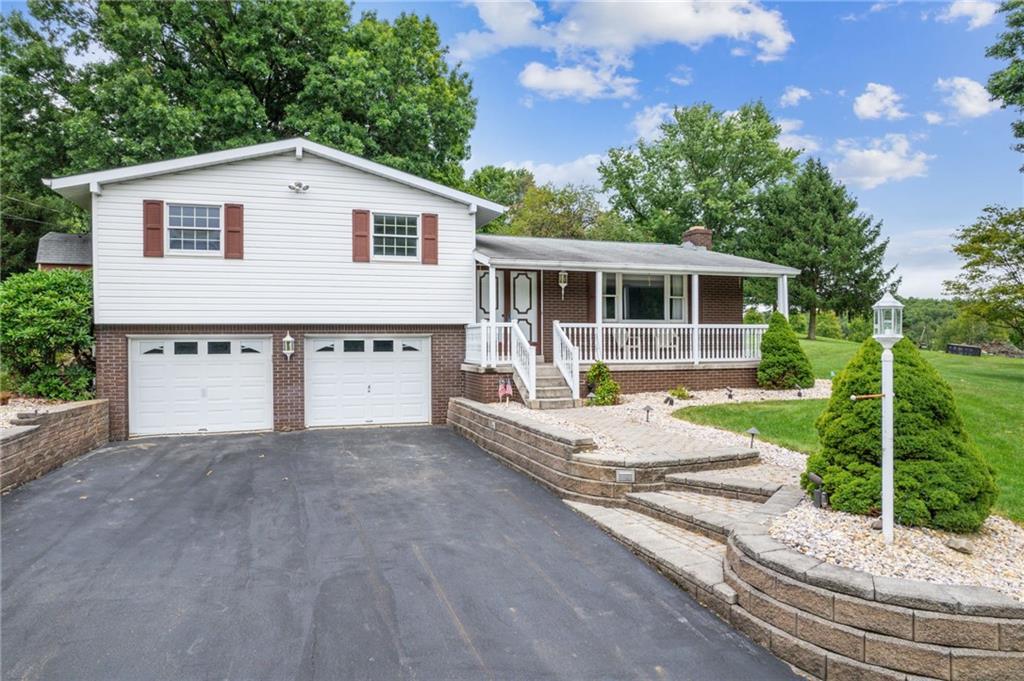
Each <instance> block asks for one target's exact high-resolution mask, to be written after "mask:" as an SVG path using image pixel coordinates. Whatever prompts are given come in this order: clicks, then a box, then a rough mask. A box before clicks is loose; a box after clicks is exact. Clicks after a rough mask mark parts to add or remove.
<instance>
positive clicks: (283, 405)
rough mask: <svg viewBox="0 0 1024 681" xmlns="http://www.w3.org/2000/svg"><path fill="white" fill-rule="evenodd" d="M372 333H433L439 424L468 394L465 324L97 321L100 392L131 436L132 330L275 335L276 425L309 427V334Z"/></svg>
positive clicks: (116, 433) (117, 429)
mask: <svg viewBox="0 0 1024 681" xmlns="http://www.w3.org/2000/svg"><path fill="white" fill-rule="evenodd" d="M288 333H291V336H292V338H294V339H295V354H294V355H292V357H291V359H290V360H289V359H286V358H285V356H284V355H283V354H282V353H281V340H282V339H283V338H284V337H285V335H287V334H288ZM328 333H338V334H344V333H369V334H381V335H385V334H421V335H429V336H430V337H431V363H432V367H431V396H430V397H431V399H430V401H431V413H432V420H433V422H434V423H436V424H443V423H444V422H445V413H446V411H447V408H448V399H449V398H450V397H457V396H459V395H461V394H462V371H460V366H461V363H462V359H463V357H464V356H465V352H466V350H465V346H466V334H465V328H464V327H463V326H459V325H410V326H402V325H347V324H324V325H315V324H301V325H300V324H296V325H293V326H288V327H284V326H280V325H276V324H274V325H266V324H252V325H238V324H230V325H195V326H183V325H118V326H114V325H99V326H97V327H96V393H97V395H98V396H99V397H102V398H105V399H107V400H109V401H110V438H111V439H112V440H123V439H125V438H127V437H128V341H127V336H128V335H163V334H168V335H169V334H195V335H197V336H198V335H214V334H223V335H233V334H240V335H242V334H257V335H270V336H272V337H273V347H272V353H273V358H272V362H273V369H272V371H273V380H274V385H273V391H274V392H273V400H274V430H278V431H288V430H301V429H303V428H305V427H306V426H305V423H306V416H305V386H304V379H305V376H304V370H303V367H304V361H303V357H304V354H303V353H304V351H305V348H304V346H305V342H304V341H305V337H306V334H328Z"/></svg>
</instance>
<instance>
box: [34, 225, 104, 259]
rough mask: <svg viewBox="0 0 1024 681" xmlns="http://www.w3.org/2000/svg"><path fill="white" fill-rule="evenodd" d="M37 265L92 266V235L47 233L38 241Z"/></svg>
mask: <svg viewBox="0 0 1024 681" xmlns="http://www.w3.org/2000/svg"><path fill="white" fill-rule="evenodd" d="M36 264H37V265H92V235H91V234H64V233H63V232H47V233H46V234H44V235H43V236H42V238H41V239H39V248H38V249H37V250H36Z"/></svg>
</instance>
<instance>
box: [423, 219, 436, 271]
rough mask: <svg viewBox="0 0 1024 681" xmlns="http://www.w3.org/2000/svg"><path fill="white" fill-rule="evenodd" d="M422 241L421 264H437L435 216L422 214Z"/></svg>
mask: <svg viewBox="0 0 1024 681" xmlns="http://www.w3.org/2000/svg"><path fill="white" fill-rule="evenodd" d="M420 226H421V227H420V228H421V229H422V239H423V260H422V262H423V264H424V265H436V264H437V214H435V213H424V214H423V217H422V219H421V220H420Z"/></svg>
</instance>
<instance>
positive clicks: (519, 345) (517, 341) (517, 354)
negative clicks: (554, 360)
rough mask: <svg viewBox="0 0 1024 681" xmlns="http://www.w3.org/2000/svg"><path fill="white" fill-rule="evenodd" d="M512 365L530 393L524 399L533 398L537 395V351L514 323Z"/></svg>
mask: <svg viewBox="0 0 1024 681" xmlns="http://www.w3.org/2000/svg"><path fill="white" fill-rule="evenodd" d="M511 327H512V331H511V335H512V367H513V368H514V369H515V371H516V373H517V374H519V380H521V381H522V382H523V387H525V388H526V392H527V393H528V394H526V395H523V398H524V399H527V400H532V399H534V398H535V397H536V395H537V353H536V351H534V349H533V346H532V345H530V341H529V340H527V339H526V335H525V334H524V333H523V330H522V329H520V328H519V325H518V324H512V325H511Z"/></svg>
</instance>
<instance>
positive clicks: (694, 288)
mask: <svg viewBox="0 0 1024 681" xmlns="http://www.w3.org/2000/svg"><path fill="white" fill-rule="evenodd" d="M690 324H692V325H693V363H694V364H700V326H698V325H699V324H700V277H699V276H698V275H696V274H691V275H690Z"/></svg>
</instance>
